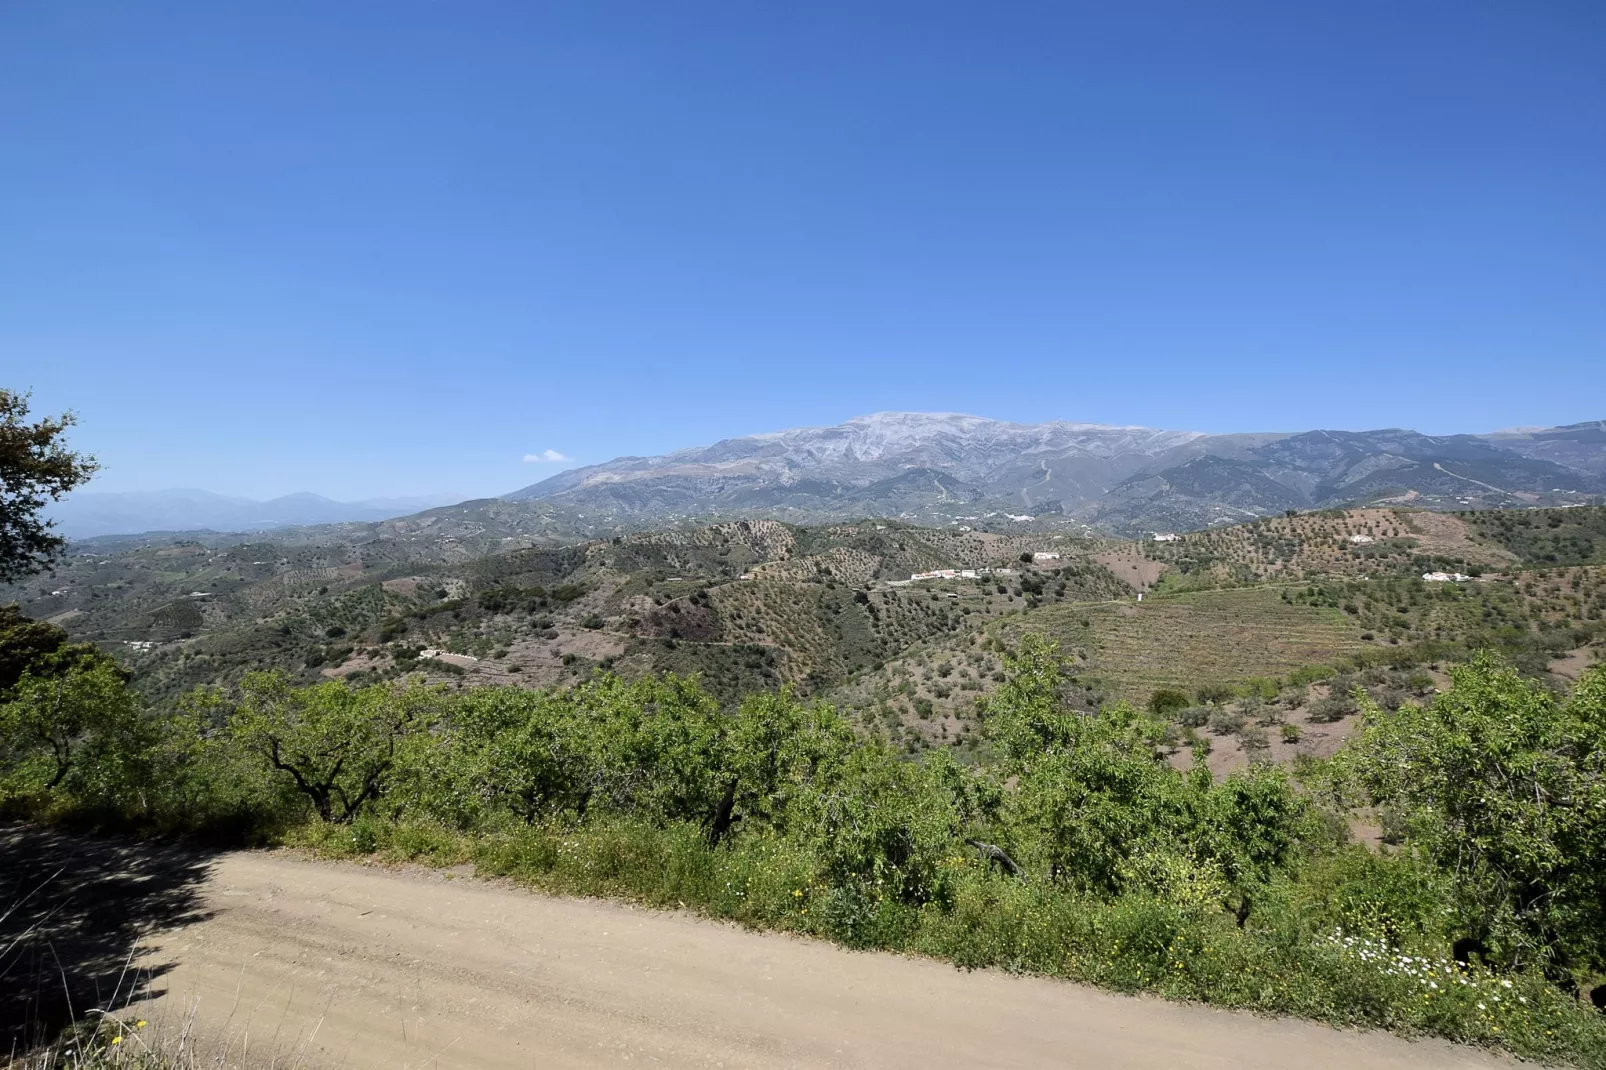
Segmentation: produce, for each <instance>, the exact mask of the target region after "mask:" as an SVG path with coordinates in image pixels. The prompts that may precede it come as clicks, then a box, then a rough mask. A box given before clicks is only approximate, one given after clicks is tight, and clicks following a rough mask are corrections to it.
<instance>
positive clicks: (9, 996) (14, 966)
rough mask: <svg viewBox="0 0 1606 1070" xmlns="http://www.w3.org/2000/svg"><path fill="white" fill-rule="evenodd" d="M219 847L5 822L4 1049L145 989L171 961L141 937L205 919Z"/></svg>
mask: <svg viewBox="0 0 1606 1070" xmlns="http://www.w3.org/2000/svg"><path fill="white" fill-rule="evenodd" d="M215 857H216V855H215V853H209V852H206V851H202V850H196V849H194V848H189V847H176V846H173V845H171V844H150V843H137V842H134V841H130V840H108V839H99V838H91V837H87V836H75V835H71V834H68V833H64V832H59V831H56V830H53V829H46V828H39V827H37V826H33V825H21V824H0V1052H19V1051H26V1050H28V1049H30V1048H32V1047H34V1046H35V1045H39V1044H44V1043H48V1042H50V1041H52V1040H54V1039H55V1038H56V1037H58V1036H60V1035H61V1033H62V1031H63V1030H65V1029H67V1028H68V1027H70V1026H71V1025H72V1024H73V1023H74V1022H75V1021H77V1020H83V1019H85V1018H86V1016H89V1015H91V1014H92V1012H94V1011H95V1010H97V1009H105V1010H111V1009H113V1008H115V1007H122V1006H125V1005H126V1004H127V1003H128V1002H129V1001H130V1000H131V999H138V998H139V997H140V996H142V995H144V994H145V991H146V989H147V988H148V986H149V985H150V982H151V981H152V980H154V979H155V978H157V977H159V976H161V975H162V974H164V973H166V972H167V971H168V970H170V969H171V968H172V963H159V964H152V963H141V962H137V961H136V960H135V956H134V951H135V946H136V945H137V944H138V942H139V940H140V938H141V937H143V936H145V935H147V934H149V933H152V932H158V931H161V930H164V929H171V928H174V927H176V926H180V925H186V924H189V923H192V922H196V921H202V920H205V918H206V917H208V916H209V915H208V914H207V913H206V912H205V911H203V910H202V909H201V906H200V889H201V885H202V884H203V883H204V882H205V881H206V879H207V876H208V875H209V873H210V871H211V867H212V860H213V859H214V858H215Z"/></svg>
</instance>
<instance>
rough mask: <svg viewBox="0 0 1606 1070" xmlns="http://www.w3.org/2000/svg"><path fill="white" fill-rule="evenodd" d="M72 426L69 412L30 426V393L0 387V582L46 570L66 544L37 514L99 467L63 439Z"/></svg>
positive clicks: (47, 522) (87, 477) (90, 458)
mask: <svg viewBox="0 0 1606 1070" xmlns="http://www.w3.org/2000/svg"><path fill="white" fill-rule="evenodd" d="M74 422H75V420H74V418H73V415H72V414H71V413H65V414H63V415H61V416H59V417H57V418H55V419H53V420H52V419H43V420H39V421H37V422H34V423H29V422H28V395H27V394H18V393H14V392H13V391H10V390H5V389H0V583H11V582H13V581H14V580H18V579H21V578H22V577H23V576H27V575H30V574H31V573H34V572H38V571H41V570H42V569H44V568H46V567H48V566H49V565H50V562H51V561H52V560H54V559H55V557H56V555H57V554H59V553H60V552H61V550H62V548H63V547H64V546H66V544H67V543H66V540H65V539H63V538H62V537H61V536H59V535H55V534H52V533H51V530H50V527H51V525H50V522H49V521H47V520H44V519H43V518H41V517H40V515H39V514H40V511H41V510H42V509H44V507H45V502H46V501H47V500H48V501H60V500H61V496H62V495H63V494H65V493H67V492H68V491H69V490H71V489H72V488H74V487H76V486H78V485H79V484H80V483H84V482H86V481H87V480H88V479H89V477H90V476H92V475H94V474H95V471H96V469H97V468H98V467H99V466H98V465H97V464H96V463H95V459H94V458H93V457H90V456H87V455H85V454H81V453H74V452H73V451H71V450H69V449H68V448H67V446H66V444H65V443H64V442H63V441H62V440H61V436H62V433H63V432H64V431H66V429H67V428H68V427H70V426H72V424H73V423H74Z"/></svg>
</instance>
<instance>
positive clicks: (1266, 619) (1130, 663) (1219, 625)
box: [1000, 587, 1365, 704]
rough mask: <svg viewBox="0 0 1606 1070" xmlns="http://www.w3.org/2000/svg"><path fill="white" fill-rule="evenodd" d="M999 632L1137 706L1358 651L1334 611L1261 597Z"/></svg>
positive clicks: (1244, 594) (1185, 599)
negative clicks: (1051, 647)
mask: <svg viewBox="0 0 1606 1070" xmlns="http://www.w3.org/2000/svg"><path fill="white" fill-rule="evenodd" d="M1000 630H1001V632H1002V633H1003V634H1004V636H1006V637H1008V638H1013V637H1014V635H1015V634H1016V633H1019V632H1022V631H1025V630H1031V631H1036V632H1041V633H1043V634H1046V635H1049V636H1052V637H1054V638H1055V639H1058V640H1059V642H1060V644H1061V645H1062V646H1063V647H1064V648H1065V649H1066V651H1067V652H1069V653H1071V654H1072V655H1073V656H1075V657H1076V658H1077V659H1078V660H1079V662H1080V663H1081V666H1082V668H1081V672H1080V675H1082V676H1084V677H1086V678H1088V679H1089V681H1090V682H1092V683H1094V684H1095V685H1096V686H1097V687H1098V689H1099V691H1100V692H1101V693H1102V694H1104V695H1106V696H1108V697H1109V698H1110V699H1115V700H1120V699H1125V700H1127V701H1131V702H1136V703H1139V704H1141V703H1144V702H1147V701H1148V699H1149V696H1150V695H1152V694H1153V693H1154V692H1155V691H1156V690H1158V689H1160V688H1176V689H1181V690H1184V691H1187V692H1189V693H1191V692H1193V691H1195V690H1197V689H1198V688H1199V687H1200V686H1202V685H1210V684H1219V685H1235V684H1239V683H1242V682H1243V681H1244V680H1246V679H1249V678H1251V677H1271V678H1276V677H1281V676H1284V675H1286V674H1287V673H1289V672H1292V671H1293V670H1295V669H1298V668H1300V667H1301V666H1306V665H1313V664H1329V663H1331V662H1334V661H1337V660H1338V659H1340V658H1342V657H1344V656H1345V655H1348V654H1351V653H1354V652H1355V651H1356V650H1359V649H1361V647H1362V646H1364V645H1365V644H1364V642H1363V640H1362V639H1361V637H1360V632H1361V629H1360V628H1359V627H1357V626H1356V624H1355V623H1354V622H1352V621H1350V620H1349V619H1347V618H1346V616H1345V615H1344V613H1343V612H1342V611H1340V610H1337V609H1331V608H1327V607H1317V606H1310V605H1301V604H1292V603H1289V602H1286V601H1284V600H1283V599H1282V598H1280V597H1279V592H1278V591H1276V590H1274V589H1271V588H1264V587H1261V588H1245V589H1236V590H1220V591H1195V592H1189V593H1185V594H1178V595H1172V596H1169V597H1158V598H1150V599H1146V600H1145V601H1143V602H1141V603H1128V602H1119V603H1112V604H1105V605H1090V606H1074V605H1062V606H1045V607H1044V608H1042V609H1040V610H1038V611H1037V612H1036V613H1034V614H1032V615H1031V616H1030V617H1029V618H1019V619H1016V620H1011V621H1010V622H1008V624H1006V625H1005V626H1003V627H1002V628H1001V629H1000Z"/></svg>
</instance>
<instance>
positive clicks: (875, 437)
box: [50, 412, 1606, 553]
mask: <svg viewBox="0 0 1606 1070" xmlns="http://www.w3.org/2000/svg"><path fill="white" fill-rule="evenodd" d="M1603 494H1606V420H1596V421H1590V422H1586V423H1578V424H1570V425H1567V426H1564V427H1549V428H1521V429H1514V430H1507V431H1497V432H1493V433H1488V434H1458V435H1424V434H1421V433H1419V432H1416V431H1410V430H1405V429H1400V428H1389V429H1382V430H1375V431H1337V430H1316V431H1302V432H1247V433H1239V434H1205V433H1201V432H1196V431H1165V430H1156V429H1153V428H1147V427H1112V426H1106V425H1102V424H1086V423H1068V422H1061V421H1054V422H1049V423H1039V424H1018V423H1009V422H1005V421H1001V420H989V419H984V418H982V417H978V416H965V415H958V414H951V413H911V412H884V413H876V414H874V415H870V416H861V417H856V418H854V419H851V420H848V421H846V422H844V423H842V424H838V425H836V426H832V427H807V428H796V429H793V430H789V431H777V432H771V433H767V434H758V435H749V436H745V437H740V438H729V439H724V440H722V441H720V442H716V443H714V444H713V445H710V446H697V447H692V448H689V449H682V450H677V451H675V452H674V453H670V454H666V455H663V456H658V457H618V458H615V459H613V460H611V461H606V462H604V463H602V464H595V465H587V466H585V467H580V468H573V469H569V470H568V471H565V472H561V473H559V474H557V475H554V476H552V477H551V478H550V479H545V480H542V481H541V482H539V483H535V484H532V485H530V486H527V487H522V488H520V489H518V490H515V491H513V492H511V493H508V494H504V495H502V496H501V497H500V498H489V499H480V500H475V501H469V502H455V503H454V502H453V500H452V499H451V498H449V497H446V496H436V497H433V498H388V499H375V500H369V501H358V502H336V501H331V500H330V499H327V498H322V497H319V496H318V495H315V494H293V495H287V496H285V497H282V498H275V499H273V500H271V501H265V502H262V501H253V500H250V499H245V498H229V497H224V496H222V495H217V494H209V493H207V492H204V491H189V490H185V491H161V492H152V493H122V494H95V493H85V494H75V495H73V496H71V497H70V498H68V499H66V500H65V501H63V502H61V503H59V504H58V505H56V506H54V507H53V508H52V510H51V512H50V515H51V516H52V517H53V519H55V520H56V522H57V524H58V527H59V529H60V530H61V531H63V532H64V533H65V534H67V535H68V536H70V537H73V538H78V539H86V538H91V537H95V536H104V535H112V534H136V533H141V532H153V531H154V532H181V531H182V532H198V531H205V530H211V531H216V532H231V531H257V532H266V531H275V530H276V531H279V532H280V533H281V534H280V535H275V538H292V539H294V540H296V541H300V540H302V539H318V538H330V537H332V538H338V539H339V540H341V541H350V540H356V541H365V540H368V539H373V538H404V539H409V540H413V541H416V540H419V539H424V540H440V539H446V538H448V537H450V540H452V541H454V542H455V545H454V546H453V547H452V549H453V553H468V552H483V551H484V549H485V548H486V547H489V546H491V545H493V544H494V545H505V544H515V545H525V544H529V541H530V540H542V541H550V540H552V539H557V540H560V541H561V540H563V539H566V538H575V537H585V538H594V537H599V536H603V535H609V534H614V533H618V532H622V531H632V530H643V529H649V528H654V527H664V526H670V525H674V524H678V523H681V522H684V521H691V520H708V519H719V518H725V519H735V518H752V517H768V518H773V519H778V520H785V521H790V522H796V523H819V522H829V521H833V520H848V519H856V518H863V517H870V516H876V517H886V518H891V519H898V520H903V521H907V522H910V523H917V524H936V525H949V524H954V525H969V526H974V527H978V528H984V527H986V528H1002V529H1012V528H1013V529H1018V526H1019V525H1025V524H1031V523H1035V524H1037V525H1038V526H1054V527H1070V528H1074V529H1077V530H1088V531H1097V532H1104V533H1107V534H1112V535H1122V536H1131V535H1136V534H1141V533H1143V532H1148V531H1171V530H1179V531H1180V530H1191V529H1197V528H1204V527H1211V526H1216V525H1221V524H1227V523H1236V522H1238V521H1242V520H1246V519H1250V518H1253V517H1256V516H1265V515H1268V514H1273V513H1281V512H1285V511H1288V510H1309V509H1327V508H1337V507H1343V506H1355V505H1366V504H1402V505H1410V506H1412V507H1416V508H1426V509H1439V510H1458V509H1490V508H1496V509H1498V508H1514V507H1523V506H1542V505H1547V506H1548V505H1573V504H1587V503H1590V502H1598V501H1600V500H1601V496H1602V495H1603ZM330 525H339V530H338V531H331V530H328V527H329V526H330ZM303 529H305V530H303Z"/></svg>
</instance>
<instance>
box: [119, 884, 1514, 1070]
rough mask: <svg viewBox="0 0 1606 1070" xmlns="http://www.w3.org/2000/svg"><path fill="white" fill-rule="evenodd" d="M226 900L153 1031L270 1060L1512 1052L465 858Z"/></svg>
mask: <svg viewBox="0 0 1606 1070" xmlns="http://www.w3.org/2000/svg"><path fill="white" fill-rule="evenodd" d="M201 900H202V904H203V905H204V908H205V911H206V913H205V914H202V915H199V916H200V917H201V918H202V919H203V920H198V921H194V922H192V923H191V924H188V925H186V926H183V927H180V928H177V929H174V930H170V931H165V932H160V933H158V934H156V935H154V936H152V937H150V938H149V939H148V940H147V942H146V947H147V952H146V955H145V963H146V964H147V965H149V966H150V967H152V968H153V969H160V968H161V967H164V966H165V967H168V968H167V969H166V970H165V972H162V973H161V974H160V976H159V977H158V978H157V980H156V981H155V983H154V987H155V989H156V990H158V993H159V994H158V995H157V996H156V997H154V998H153V1000H152V1002H151V1003H150V1004H149V1005H147V1006H144V1007H142V1008H140V1009H139V1011H138V1013H141V1014H144V1015H145V1016H146V1017H149V1018H150V1019H151V1020H152V1028H153V1029H157V1030H162V1029H165V1030H168V1031H169V1032H171V1031H172V1030H173V1029H175V1028H177V1027H179V1026H180V1025H181V1024H182V1023H183V1022H185V1021H187V1020H191V1019H193V1029H192V1037H197V1038H201V1039H202V1040H203V1042H204V1043H203V1049H205V1050H206V1051H208V1052H209V1053H211V1054H214V1055H215V1053H216V1051H217V1047H218V1045H219V1044H220V1043H226V1044H229V1045H231V1046H232V1049H231V1050H232V1054H233V1056H234V1057H236V1058H237V1057H238V1056H239V1055H240V1054H241V1053H242V1052H246V1053H248V1061H253V1062H255V1061H262V1062H266V1061H267V1060H269V1059H270V1058H271V1059H274V1060H276V1061H277V1063H278V1064H279V1065H286V1064H287V1063H289V1062H292V1061H299V1062H301V1063H302V1064H303V1065H310V1066H314V1067H316V1066H323V1065H335V1066H340V1067H346V1068H354V1070H356V1068H363V1067H385V1068H391V1067H425V1066H428V1067H440V1068H449V1067H616V1066H621V1065H627V1064H629V1065H635V1064H640V1065H647V1066H668V1067H693V1066H696V1067H732V1068H734V1067H921V1068H930V1067H1089V1068H1092V1067H1098V1068H1122V1067H1131V1068H1137V1067H1178V1068H1220V1070H1256V1068H1262V1067H1264V1068H1273V1067H1277V1068H1281V1067H1289V1066H1298V1067H1300V1068H1301V1070H1323V1068H1345V1070H1352V1068H1365V1067H1377V1068H1400V1070H1405V1068H1408V1067H1409V1068H1422V1070H1428V1068H1435V1067H1494V1066H1507V1065H1510V1064H1509V1063H1506V1062H1503V1061H1502V1060H1499V1059H1497V1058H1494V1057H1492V1056H1488V1055H1485V1054H1483V1053H1479V1052H1475V1051H1472V1050H1469V1049H1463V1048H1455V1047H1452V1046H1450V1045H1447V1044H1442V1043H1412V1042H1408V1041H1405V1040H1401V1039H1399V1038H1396V1037H1392V1036H1387V1035H1383V1034H1372V1033H1354V1032H1337V1031H1334V1030H1331V1029H1328V1028H1326V1027H1324V1026H1321V1025H1317V1024H1314V1023H1309V1022H1300V1021H1281V1020H1271V1019H1263V1018H1255V1017H1251V1016H1248V1015H1243V1014H1235V1013H1229V1012H1224V1011H1216V1010H1210V1009H1207V1008H1203V1007H1197V1006H1186V1005H1179V1004H1168V1003H1163V1002H1159V1001H1155V1000H1150V999H1133V998H1128V997H1123V996H1118V995H1112V994H1110V993H1106V992H1101V991H1096V990H1091V989H1087V988H1082V987H1078V986H1074V985H1069V984H1063V983H1059V982H1055V981H1050V980H1044V979H1038V978H1026V977H1015V976H1007V975H1004V974H999V973H993V972H978V973H964V972H961V971H958V970H955V969H954V968H952V967H951V966H946V965H943V964H941V963H937V962H930V961H924V960H913V959H906V958H900V957H897V956H893V955H884V954H867V953H853V952H848V951H844V950H841V949H839V948H836V947H833V946H830V945H827V944H823V943H818V942H812V941H806V940H800V939H796V938H792V937H787V936H780V935H773V934H758V933H751V932H745V931H742V930H740V929H737V928H734V927H731V926H728V925H723V924H718V923H714V922H709V921H705V920H700V919H697V918H693V917H688V916H683V915H678V914H663V913H658V912H653V911H649V910H644V909H638V908H633V907H631V906H627V905H621V904H616V903H607V902H596V901H585V900H571V899H553V898H546V897H542V896H537V895H532V894H529V893H526V892H523V891H520V890H518V889H515V888H511V887H507V886H503V885H500V884H495V883H488V882H481V881H477V880H474V879H472V878H469V877H466V876H464V875H459V874H453V873H438V872H425V871H417V870H404V871H390V870H384V869H379V868H370V867H364V866H359V865H351V864H331V863H324V862H316V861H309V860H305V859H301V858H297V857H294V856H291V855H288V854H285V853H236V854H228V855H222V856H220V857H218V858H217V859H216V860H215V861H214V862H213V863H212V868H211V872H210V876H209V877H208V879H207V881H206V883H205V885H204V886H203V887H202V889H201Z"/></svg>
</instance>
